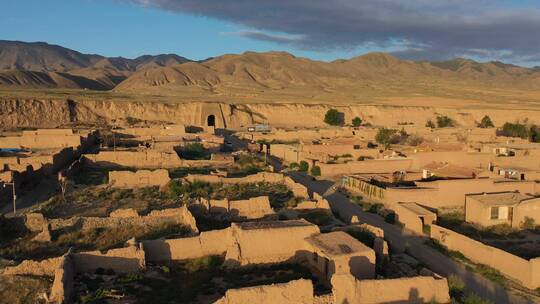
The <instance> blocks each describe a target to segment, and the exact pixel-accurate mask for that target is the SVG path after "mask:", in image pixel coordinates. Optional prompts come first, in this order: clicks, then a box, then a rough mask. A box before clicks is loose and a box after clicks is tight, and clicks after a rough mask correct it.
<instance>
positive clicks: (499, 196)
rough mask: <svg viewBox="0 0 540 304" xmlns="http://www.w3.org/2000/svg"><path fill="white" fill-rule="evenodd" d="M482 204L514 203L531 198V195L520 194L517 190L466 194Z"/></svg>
mask: <svg viewBox="0 0 540 304" xmlns="http://www.w3.org/2000/svg"><path fill="white" fill-rule="evenodd" d="M468 197H470V198H473V199H475V200H477V201H479V202H481V203H482V204H484V205H494V206H497V205H515V204H519V203H520V202H521V201H524V200H527V199H531V198H533V196H531V195H527V194H521V193H519V192H498V193H481V194H473V195H468Z"/></svg>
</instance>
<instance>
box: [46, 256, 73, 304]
mask: <svg viewBox="0 0 540 304" xmlns="http://www.w3.org/2000/svg"><path fill="white" fill-rule="evenodd" d="M74 280H75V265H74V264H73V259H72V257H71V254H70V253H67V254H66V255H64V256H63V257H62V260H61V262H60V265H59V267H58V268H57V269H55V271H54V281H53V285H52V287H51V294H50V297H49V299H50V301H52V302H54V303H57V304H64V303H71V297H72V295H73V292H74V290H73V284H74Z"/></svg>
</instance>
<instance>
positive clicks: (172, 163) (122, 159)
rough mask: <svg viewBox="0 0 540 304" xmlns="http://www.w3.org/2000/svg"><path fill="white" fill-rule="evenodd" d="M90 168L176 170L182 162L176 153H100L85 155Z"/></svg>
mask: <svg viewBox="0 0 540 304" xmlns="http://www.w3.org/2000/svg"><path fill="white" fill-rule="evenodd" d="M84 157H85V158H86V159H87V160H88V162H87V163H89V164H90V165H92V166H111V165H117V166H124V167H132V168H158V169H161V168H176V167H182V164H183V162H182V160H181V159H180V157H178V155H177V154H176V153H170V152H169V153H167V152H158V151H143V152H139V151H100V152H99V153H98V154H85V155H84Z"/></svg>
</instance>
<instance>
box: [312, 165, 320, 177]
mask: <svg viewBox="0 0 540 304" xmlns="http://www.w3.org/2000/svg"><path fill="white" fill-rule="evenodd" d="M311 175H313V176H321V167H319V166H313V168H311Z"/></svg>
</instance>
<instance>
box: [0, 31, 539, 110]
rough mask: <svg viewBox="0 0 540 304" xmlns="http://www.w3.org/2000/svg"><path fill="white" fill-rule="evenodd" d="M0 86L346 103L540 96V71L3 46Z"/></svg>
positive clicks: (461, 63) (377, 59)
mask: <svg viewBox="0 0 540 304" xmlns="http://www.w3.org/2000/svg"><path fill="white" fill-rule="evenodd" d="M0 86H12V87H19V88H70V89H93V90H114V91H116V92H134V93H151V94H156V93H159V94H166V95H175V96H194V95H193V94H195V95H197V96H230V98H236V97H238V98H240V97H241V98H251V97H253V98H257V97H260V96H265V98H274V96H278V97H279V98H297V97H298V98H300V97H302V98H332V97H333V96H336V98H338V97H339V98H341V99H351V100H354V99H355V98H359V97H358V96H364V95H366V94H367V95H366V96H379V95H381V94H394V95H400V94H402V93H403V94H405V93H407V94H418V95H422V94H429V92H437V93H439V94H446V92H447V91H448V92H454V93H455V92H458V93H459V92H461V91H463V92H464V93H463V94H468V95H470V94H472V93H471V92H473V91H474V94H485V92H488V91H497V90H501V89H503V90H516V91H519V90H525V91H533V92H534V93H535V94H536V93H537V92H539V91H540V68H539V67H535V68H525V67H519V66H515V65H511V64H505V63H502V62H498V61H492V62H487V63H479V62H475V61H473V60H469V59H462V58H457V59H452V60H447V61H439V62H430V61H408V60H401V59H399V58H397V57H394V56H392V55H390V54H386V53H369V54H365V55H362V56H358V57H354V58H351V59H339V60H334V61H332V62H323V61H315V60H310V59H307V58H301V57H295V56H293V55H291V54H289V53H286V52H265V53H256V52H245V53H243V54H238V55H222V56H218V57H213V58H208V59H206V60H202V61H191V60H189V59H186V58H184V57H181V56H178V55H175V54H162V55H155V56H152V55H144V56H140V57H137V58H135V59H127V58H122V57H104V56H100V55H93V54H82V53H80V52H77V51H74V50H70V49H67V48H63V47H61V46H57V45H49V44H46V43H43V42H35V43H26V42H17V41H0ZM471 88H474V90H473V89H471ZM426 92H427V93H426ZM190 94H191V95H190ZM456 94H457V93H456ZM276 98H277V97H276Z"/></svg>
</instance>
